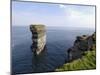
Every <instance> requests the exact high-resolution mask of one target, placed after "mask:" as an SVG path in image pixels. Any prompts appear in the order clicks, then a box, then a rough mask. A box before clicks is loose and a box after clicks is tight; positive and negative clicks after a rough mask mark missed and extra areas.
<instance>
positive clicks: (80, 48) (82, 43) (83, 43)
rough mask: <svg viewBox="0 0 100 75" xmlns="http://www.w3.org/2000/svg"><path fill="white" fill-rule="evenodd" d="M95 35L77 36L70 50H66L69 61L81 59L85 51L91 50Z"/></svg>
mask: <svg viewBox="0 0 100 75" xmlns="http://www.w3.org/2000/svg"><path fill="white" fill-rule="evenodd" d="M94 44H95V33H93V34H92V35H90V36H88V35H83V36H77V37H76V40H75V42H74V44H73V46H72V47H71V48H69V49H68V50H67V52H68V58H69V61H71V60H74V59H77V58H81V57H82V55H83V54H84V52H85V51H89V50H90V51H91V50H93V47H94Z"/></svg>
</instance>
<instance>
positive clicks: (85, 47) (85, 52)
mask: <svg viewBox="0 0 100 75" xmlns="http://www.w3.org/2000/svg"><path fill="white" fill-rule="evenodd" d="M67 52H68V58H69V61H68V62H66V63H65V64H64V65H63V66H61V67H58V68H57V69H56V70H55V71H74V70H88V69H95V68H96V33H93V34H92V35H90V36H87V35H83V36H77V37H76V40H75V42H74V44H73V46H72V47H71V48H69V49H68V50H67Z"/></svg>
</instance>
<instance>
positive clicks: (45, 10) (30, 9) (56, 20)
mask: <svg viewBox="0 0 100 75" xmlns="http://www.w3.org/2000/svg"><path fill="white" fill-rule="evenodd" d="M30 24H44V25H46V26H60V27H85V28H95V6H85V5H69V4H50V3H49V4H48V3H34V2H18V1H13V2H12V25H13V26H28V25H30Z"/></svg>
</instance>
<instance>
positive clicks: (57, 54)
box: [11, 26, 95, 74]
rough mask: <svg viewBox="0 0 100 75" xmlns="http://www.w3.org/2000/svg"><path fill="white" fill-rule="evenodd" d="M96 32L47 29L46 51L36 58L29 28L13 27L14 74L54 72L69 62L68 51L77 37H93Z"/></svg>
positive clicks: (66, 28)
mask: <svg viewBox="0 0 100 75" xmlns="http://www.w3.org/2000/svg"><path fill="white" fill-rule="evenodd" d="M94 31H95V30H94V29H90V28H74V27H73V28H68V27H47V28H46V35H47V38H46V42H47V43H46V49H45V50H44V51H43V52H42V53H41V55H40V56H35V54H34V53H33V52H32V50H31V48H30V46H31V45H32V40H31V37H32V34H31V32H30V30H29V27H28V26H26V27H23V26H12V31H11V32H12V33H11V57H12V63H11V64H12V73H15V74H25V73H42V72H53V71H54V70H55V69H56V68H57V67H59V66H62V65H63V64H64V63H65V62H66V61H67V49H68V48H70V47H71V46H72V45H73V43H74V41H75V39H76V36H81V35H84V34H86V35H91V34H92V33H93V32H94Z"/></svg>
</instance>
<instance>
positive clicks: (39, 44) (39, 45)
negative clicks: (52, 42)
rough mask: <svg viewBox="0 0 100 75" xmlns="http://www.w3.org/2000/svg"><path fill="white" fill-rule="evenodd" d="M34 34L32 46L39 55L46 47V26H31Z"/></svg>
mask: <svg viewBox="0 0 100 75" xmlns="http://www.w3.org/2000/svg"><path fill="white" fill-rule="evenodd" d="M30 31H31V32H32V42H33V43H32V46H31V49H32V51H33V52H34V53H36V54H37V55H38V54H40V53H41V52H42V51H43V50H44V48H45V45H46V29H45V26H44V25H30Z"/></svg>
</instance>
